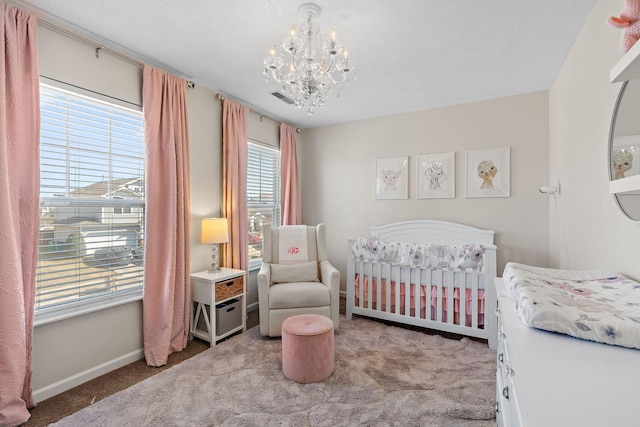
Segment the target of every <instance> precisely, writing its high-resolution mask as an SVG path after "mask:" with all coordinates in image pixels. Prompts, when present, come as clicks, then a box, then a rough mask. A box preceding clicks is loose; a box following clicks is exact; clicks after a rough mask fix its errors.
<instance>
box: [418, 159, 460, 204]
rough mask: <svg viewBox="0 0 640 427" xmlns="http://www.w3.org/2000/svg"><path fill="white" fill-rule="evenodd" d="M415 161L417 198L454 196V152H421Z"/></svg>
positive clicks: (451, 197) (448, 197)
mask: <svg viewBox="0 0 640 427" xmlns="http://www.w3.org/2000/svg"><path fill="white" fill-rule="evenodd" d="M417 163H418V165H417V166H418V167H417V168H416V170H417V178H418V199H453V198H455V197H456V153H454V152H451V153H438V154H422V155H419V156H418V157H417Z"/></svg>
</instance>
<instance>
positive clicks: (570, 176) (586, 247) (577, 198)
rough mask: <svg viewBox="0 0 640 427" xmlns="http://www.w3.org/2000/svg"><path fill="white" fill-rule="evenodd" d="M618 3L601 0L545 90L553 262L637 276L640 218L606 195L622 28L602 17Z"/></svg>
mask: <svg viewBox="0 0 640 427" xmlns="http://www.w3.org/2000/svg"><path fill="white" fill-rule="evenodd" d="M621 7H622V2H612V1H609V0H598V2H597V3H596V4H595V6H594V8H593V10H592V12H591V15H590V16H589V18H588V19H587V21H586V23H585V25H584V27H583V28H582V30H581V32H580V34H579V36H578V39H577V40H576V42H575V44H574V46H573V48H572V50H571V52H570V54H569V56H568V57H567V60H566V61H565V64H564V66H563V67H562V70H561V71H560V73H559V75H558V77H557V78H556V80H555V82H554V84H553V86H552V88H551V90H550V91H549V101H550V102H549V114H550V119H549V122H550V125H549V127H550V146H551V150H550V181H555V179H556V178H559V179H560V182H561V183H562V194H561V196H560V197H558V199H557V203H555V204H553V205H552V206H551V207H550V260H551V265H552V266H555V267H560V268H568V269H591V268H605V269H609V270H612V271H614V272H618V273H621V274H626V275H629V276H631V277H633V278H635V279H636V280H638V279H640V263H639V262H638V249H637V242H638V241H639V240H640V224H638V223H635V222H632V221H630V220H628V219H626V218H625V217H623V215H622V213H621V212H619V210H618V208H617V206H616V204H615V202H614V200H613V196H612V195H611V194H609V193H608V173H609V172H608V163H607V162H608V160H607V148H608V138H609V125H610V121H611V115H612V113H613V109H614V105H615V101H616V97H617V95H618V91H619V89H620V86H621V83H616V84H610V83H609V71H610V70H611V68H612V67H613V66H614V65H615V64H616V62H617V61H618V60H619V59H620V58H621V57H622V52H621V50H620V48H619V45H620V43H619V41H620V37H621V31H620V30H617V29H614V28H612V27H610V26H609V25H608V24H607V18H608V17H609V16H612V15H618V14H619V13H620V10H621ZM639 77H640V76H639Z"/></svg>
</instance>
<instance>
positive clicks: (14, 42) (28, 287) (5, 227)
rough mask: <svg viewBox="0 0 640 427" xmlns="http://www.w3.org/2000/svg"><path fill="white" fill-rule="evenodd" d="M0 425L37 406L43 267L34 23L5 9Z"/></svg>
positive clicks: (0, 109)
mask: <svg viewBox="0 0 640 427" xmlns="http://www.w3.org/2000/svg"><path fill="white" fill-rule="evenodd" d="M0 8H1V9H2V28H1V31H2V36H1V37H0V44H2V45H3V46H2V47H3V52H4V54H3V55H2V57H0V247H1V248H2V256H0V425H2V426H15V425H19V424H22V423H24V422H26V421H27V420H28V419H29V417H30V414H29V411H27V408H30V407H33V406H35V402H34V401H33V395H32V389H31V373H32V370H31V337H32V330H33V310H34V302H35V288H36V266H37V262H38V212H39V200H38V198H39V191H40V153H39V150H40V147H39V142H40V92H39V84H38V56H37V48H38V46H37V32H36V30H37V22H36V18H35V17H32V16H31V15H29V14H27V13H26V12H24V11H22V10H20V9H17V8H15V7H13V6H9V5H5V4H4V3H0Z"/></svg>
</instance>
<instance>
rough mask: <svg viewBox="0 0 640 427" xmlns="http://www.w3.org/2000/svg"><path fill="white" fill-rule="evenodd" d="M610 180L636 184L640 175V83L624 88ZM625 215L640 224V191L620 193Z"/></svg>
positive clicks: (612, 140) (613, 133)
mask: <svg viewBox="0 0 640 427" xmlns="http://www.w3.org/2000/svg"><path fill="white" fill-rule="evenodd" d="M608 154H609V155H608V161H609V180H610V181H621V182H623V181H632V180H634V179H637V176H638V175H640V80H631V81H626V82H624V83H623V84H622V87H621V88H620V92H619V94H618V99H617V101H616V105H615V108H614V110H613V116H612V118H611V128H610V131H609V150H608ZM613 196H614V199H615V201H616V203H617V205H618V207H619V208H620V210H621V211H622V213H623V214H624V215H625V216H627V217H628V218H629V219H631V220H633V221H640V190H636V191H625V192H617V193H614V194H613Z"/></svg>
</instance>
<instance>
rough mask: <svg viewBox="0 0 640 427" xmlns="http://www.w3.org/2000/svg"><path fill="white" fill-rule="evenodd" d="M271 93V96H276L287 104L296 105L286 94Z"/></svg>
mask: <svg viewBox="0 0 640 427" xmlns="http://www.w3.org/2000/svg"><path fill="white" fill-rule="evenodd" d="M270 93H271V95H273V96H275V97H276V98H278V99H279V100H281V101H282V102H286V103H287V104H289V105H291V104H295V102H294V100H293V99H291V98H289V97H288V96H286V95H285V94H283V93H281V92H278V91H277V90H276V91H275V92H270Z"/></svg>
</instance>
